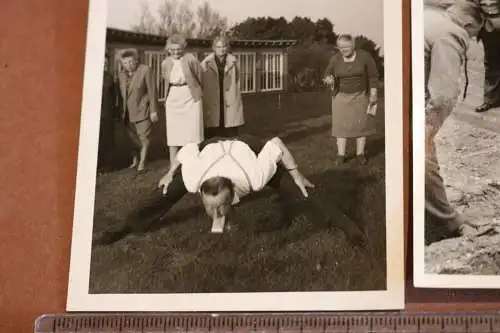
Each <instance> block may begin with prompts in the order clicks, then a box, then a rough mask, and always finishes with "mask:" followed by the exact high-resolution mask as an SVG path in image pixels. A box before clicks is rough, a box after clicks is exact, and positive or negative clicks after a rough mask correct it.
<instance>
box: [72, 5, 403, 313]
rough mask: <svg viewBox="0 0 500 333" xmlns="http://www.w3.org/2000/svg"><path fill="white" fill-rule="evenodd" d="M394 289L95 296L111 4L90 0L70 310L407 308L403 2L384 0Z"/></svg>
mask: <svg viewBox="0 0 500 333" xmlns="http://www.w3.org/2000/svg"><path fill="white" fill-rule="evenodd" d="M383 12H384V45H385V50H384V62H385V64H386V66H385V75H384V78H385V94H386V96H387V97H386V98H385V110H386V111H385V116H386V119H385V124H386V127H385V130H386V143H387V144H386V156H385V159H386V205H387V207H386V221H387V223H386V233H387V234H386V235H387V236H386V253H387V290H385V291H362V292H284V293H280V292H276V293H203V294H89V293H88V290H89V272H90V257H91V244H92V227H93V220H94V195H95V181H96V172H95V170H96V166H97V148H98V133H99V116H98V112H96V110H100V108H101V103H100V101H101V94H102V88H101V87H102V72H103V68H104V52H105V40H106V26H107V1H103V0H89V14H88V15H89V17H88V26H87V40H86V56H85V73H84V84H83V99H82V115H81V127H80V141H79V151H78V164H77V165H78V169H77V178H76V193H75V206H74V207H75V208H74V222H73V234H72V244H71V258H70V270H69V282H68V297H67V304H66V310H67V311H92V312H96V311H119V312H122V311H125V312H136V311H140V312H143V311H146V312H147V311H169V312H185V311H205V312H222V311H340V310H343V311H354V310H393V309H403V308H404V290H405V289H404V287H405V281H404V199H403V131H402V129H403V126H402V119H403V118H402V117H403V112H402V110H403V104H402V97H403V96H402V55H403V51H402V2H401V1H400V0H384V10H383Z"/></svg>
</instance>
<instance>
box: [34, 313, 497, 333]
mask: <svg viewBox="0 0 500 333" xmlns="http://www.w3.org/2000/svg"><path fill="white" fill-rule="evenodd" d="M73 332H78V333H181V332H182V333H209V332H210V333H295V332H299V333H348V332H349V333H402V332H404V333H500V313H496V312H495V313H480V312H477V313H406V312H392V313H381V312H375V313H371V312H369V313H368V312H367V313H338V314H283V313H279V314H262V315H261V314H192V315H191V314H179V315H177V314H147V313H146V314H130V313H127V314H108V313H105V314H104V313H103V314H52V315H43V316H41V317H39V318H38V319H37V320H36V322H35V333H73Z"/></svg>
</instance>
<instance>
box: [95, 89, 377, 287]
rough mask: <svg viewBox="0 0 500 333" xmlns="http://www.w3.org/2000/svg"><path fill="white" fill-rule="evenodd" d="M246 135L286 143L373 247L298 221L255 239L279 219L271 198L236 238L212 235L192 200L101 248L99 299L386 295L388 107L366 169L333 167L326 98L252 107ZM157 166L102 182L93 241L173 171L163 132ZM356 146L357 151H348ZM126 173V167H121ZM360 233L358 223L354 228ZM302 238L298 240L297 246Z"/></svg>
mask: <svg viewBox="0 0 500 333" xmlns="http://www.w3.org/2000/svg"><path fill="white" fill-rule="evenodd" d="M244 103H245V114H246V120H247V125H246V128H245V131H246V132H250V133H253V134H256V135H259V136H262V137H267V136H272V135H279V136H280V137H281V138H282V139H283V140H284V141H285V143H286V144H287V145H288V146H289V148H290V150H291V152H292V154H294V156H295V158H296V160H297V162H298V163H299V165H300V167H301V169H302V172H303V173H304V174H305V175H306V176H307V177H308V178H309V179H310V180H311V181H312V182H313V183H314V184H316V189H315V191H316V192H317V194H318V195H319V196H321V197H322V199H324V200H326V201H328V202H331V207H332V209H333V207H335V208H336V209H338V210H340V211H342V212H343V213H344V214H346V215H347V216H349V217H350V218H351V219H352V220H353V221H355V223H356V224H357V225H358V226H359V228H362V229H363V230H364V232H365V233H366V235H368V244H366V246H365V247H356V246H354V245H352V244H351V243H350V242H348V239H347V238H346V236H345V235H344V233H343V232H342V231H341V230H340V229H339V228H337V227H335V221H333V223H332V226H330V227H324V228H318V227H317V226H315V224H314V221H308V220H307V219H305V218H304V217H300V216H299V217H298V218H297V219H296V221H294V224H293V226H292V227H291V228H289V229H282V230H276V231H272V232H257V231H256V230H257V229H258V227H259V225H262V224H266V223H269V221H273V220H275V219H277V218H278V217H279V206H278V203H277V201H276V200H275V199H276V195H275V194H274V193H273V192H272V191H270V190H266V191H264V192H262V193H261V194H259V195H258V196H257V197H256V198H253V199H251V200H248V201H247V202H244V203H242V204H241V205H240V206H238V207H237V208H236V210H235V212H234V214H233V215H232V218H233V221H234V223H235V224H236V225H237V229H236V230H231V231H230V232H227V233H224V234H222V235H220V234H211V233H210V232H209V231H210V226H211V222H210V221H209V220H208V219H207V217H206V216H205V215H204V212H203V210H202V207H201V205H200V200H199V198H198V197H197V196H194V195H188V196H186V197H185V198H184V199H182V201H181V202H179V203H178V204H177V205H176V206H175V207H174V209H173V210H172V211H171V212H170V213H169V214H168V215H167V217H166V218H165V220H164V221H163V222H162V225H161V227H159V228H156V229H154V230H151V231H150V232H148V233H146V234H144V235H142V236H132V235H130V236H127V237H126V238H124V239H122V240H120V241H118V242H116V243H114V244H112V245H109V246H94V247H93V249H92V258H91V274H90V292H91V293H181V292H182V293H192V292H197V293H203V292H273V291H274V292H276V291H360V290H381V289H385V288H386V260H385V258H386V252H385V242H386V239H385V232H386V231H385V182H384V177H385V171H384V164H385V157H384V140H383V138H384V136H383V105H382V103H383V101H382V102H381V105H380V107H379V110H380V111H379V113H380V114H379V116H378V117H377V118H378V119H377V121H378V126H379V128H380V133H381V135H379V136H377V137H374V138H370V139H369V141H368V144H367V145H368V147H367V149H368V151H367V154H368V157H369V162H368V164H367V165H365V166H362V167H358V166H355V165H354V163H353V161H350V162H349V163H348V164H346V165H344V166H342V167H335V166H334V165H333V160H334V157H335V154H336V148H335V141H334V140H333V138H332V137H331V135H330V124H331V121H332V120H331V117H330V115H329V114H330V113H329V105H330V101H329V97H328V95H327V94H324V93H306V94H297V95H287V96H283V97H282V98H281V108H279V107H278V98H277V96H276V95H269V96H265V97H262V96H257V97H246V98H245V100H244ZM155 135H156V137H157V143H156V144H155V147H154V151H153V157H154V160H153V161H151V162H150V163H149V164H148V168H147V172H145V173H143V174H136V173H135V172H134V171H133V170H129V169H126V168H123V167H121V168H120V170H118V171H115V172H111V173H108V174H104V175H101V176H99V177H98V179H97V184H96V198H95V220H94V230H93V234H94V237H95V236H97V235H100V234H101V233H102V232H103V231H105V230H107V229H108V228H111V227H113V226H114V224H115V223H118V221H119V220H120V219H122V218H123V217H124V216H126V214H127V213H128V212H129V211H130V209H131V208H132V207H133V205H134V203H135V202H136V201H137V200H138V199H139V198H140V197H141V196H144V195H145V194H146V193H147V192H148V191H149V190H150V189H151V187H154V186H156V184H157V181H158V180H159V178H160V177H161V176H162V175H163V173H165V172H166V170H167V168H168V156H167V153H166V149H165V148H164V146H163V145H164V138H163V137H164V129H163V128H162V127H158V128H157V129H156V134H155ZM353 146H354V145H353V144H352V143H351V144H350V147H349V148H350V151H351V152H352V151H353V148H354V147H353ZM117 160H119V161H120V162H123V165H125V166H126V161H125V160H123V158H118V159H117ZM353 223H354V222H353ZM297 235H299V236H300V237H298V236H297Z"/></svg>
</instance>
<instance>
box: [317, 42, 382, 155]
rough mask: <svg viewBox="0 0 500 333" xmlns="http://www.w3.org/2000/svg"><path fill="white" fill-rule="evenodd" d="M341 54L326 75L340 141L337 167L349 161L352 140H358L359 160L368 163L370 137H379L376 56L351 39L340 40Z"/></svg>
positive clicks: (334, 57) (335, 126) (334, 122)
mask: <svg viewBox="0 0 500 333" xmlns="http://www.w3.org/2000/svg"><path fill="white" fill-rule="evenodd" d="M337 48H338V50H339V53H337V54H335V55H334V56H333V57H332V58H331V59H330V63H329V64H328V67H327V69H326V71H325V82H326V83H328V84H331V85H332V86H333V93H332V95H333V96H332V136H334V137H336V138H337V159H336V164H343V163H344V162H345V160H346V158H345V153H346V144H347V139H348V138H355V139H356V159H357V161H358V162H359V163H360V164H364V163H366V157H365V145H366V137H367V136H369V135H373V134H375V131H376V128H375V125H376V124H375V121H374V119H372V118H373V115H374V112H375V108H374V106H376V104H377V86H378V71H377V67H376V64H375V61H374V60H373V58H372V56H371V55H370V54H369V53H368V52H366V51H364V50H361V49H355V41H354V39H353V37H352V36H351V35H341V36H339V37H338V39H337Z"/></svg>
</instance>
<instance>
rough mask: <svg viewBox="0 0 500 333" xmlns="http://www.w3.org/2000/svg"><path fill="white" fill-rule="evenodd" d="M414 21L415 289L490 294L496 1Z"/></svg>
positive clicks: (495, 251)
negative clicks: (480, 290) (483, 290)
mask: <svg viewBox="0 0 500 333" xmlns="http://www.w3.org/2000/svg"><path fill="white" fill-rule="evenodd" d="M413 11H414V13H413V14H414V15H413V16H412V17H414V18H416V20H415V22H414V23H413V24H414V26H413V33H414V40H413V42H414V44H413V49H414V51H413V56H414V58H413V60H414V72H413V75H414V82H413V83H414V87H413V91H414V96H413V98H414V104H413V105H414V107H413V117H414V118H413V120H414V124H413V126H414V135H415V136H414V140H413V142H414V144H413V146H414V153H415V155H414V157H415V162H414V163H413V165H414V167H415V170H416V171H415V174H414V176H415V178H414V179H415V181H414V190H415V192H414V198H415V200H416V204H415V206H414V208H415V219H414V229H415V233H414V235H415V239H414V246H415V251H414V253H415V257H414V258H415V270H414V274H415V285H416V286H418V287H444V288H498V287H500V277H499V275H500V261H499V258H500V150H499V147H500V1H497V0H423V2H419V3H417V4H414V8H413ZM419 22H423V25H418V23H419ZM424 124H425V125H424ZM424 193H425V195H424Z"/></svg>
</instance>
